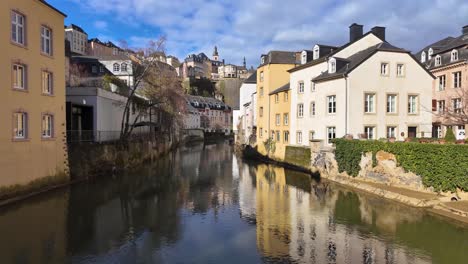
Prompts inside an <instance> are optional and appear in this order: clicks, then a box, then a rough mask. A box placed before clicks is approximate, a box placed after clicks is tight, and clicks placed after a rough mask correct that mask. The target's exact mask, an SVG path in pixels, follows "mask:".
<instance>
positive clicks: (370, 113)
mask: <svg viewBox="0 0 468 264" xmlns="http://www.w3.org/2000/svg"><path fill="white" fill-rule="evenodd" d="M364 115H371V116H372V115H377V113H375V112H369V113H364Z"/></svg>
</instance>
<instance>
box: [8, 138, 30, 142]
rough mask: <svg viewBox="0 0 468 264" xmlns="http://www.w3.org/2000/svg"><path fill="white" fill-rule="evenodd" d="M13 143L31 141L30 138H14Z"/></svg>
mask: <svg viewBox="0 0 468 264" xmlns="http://www.w3.org/2000/svg"><path fill="white" fill-rule="evenodd" d="M11 141H12V142H29V141H30V139H29V138H12V139H11Z"/></svg>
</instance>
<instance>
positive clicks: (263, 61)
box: [260, 56, 265, 81]
mask: <svg viewBox="0 0 468 264" xmlns="http://www.w3.org/2000/svg"><path fill="white" fill-rule="evenodd" d="M261 62H262V64H264V63H265V56H262V59H261ZM261 75H262V74H260V77H262V76H261ZM260 80H261V81H263V79H260Z"/></svg>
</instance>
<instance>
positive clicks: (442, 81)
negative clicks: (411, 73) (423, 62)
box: [437, 74, 447, 91]
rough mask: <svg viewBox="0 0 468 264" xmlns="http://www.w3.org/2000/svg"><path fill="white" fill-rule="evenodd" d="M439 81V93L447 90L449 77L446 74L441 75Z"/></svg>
mask: <svg viewBox="0 0 468 264" xmlns="http://www.w3.org/2000/svg"><path fill="white" fill-rule="evenodd" d="M437 79H438V80H439V91H443V90H445V87H446V84H447V76H446V75H445V74H444V75H440V76H439V77H437Z"/></svg>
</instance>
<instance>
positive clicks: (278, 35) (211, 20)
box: [48, 0, 468, 66]
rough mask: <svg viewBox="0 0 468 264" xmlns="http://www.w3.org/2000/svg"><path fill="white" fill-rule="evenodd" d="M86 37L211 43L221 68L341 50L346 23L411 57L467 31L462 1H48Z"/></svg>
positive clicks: (202, 47) (179, 46) (190, 49)
mask: <svg viewBox="0 0 468 264" xmlns="http://www.w3.org/2000/svg"><path fill="white" fill-rule="evenodd" d="M48 2H49V3H50V4H52V5H53V6H55V7H57V8H58V9H60V10H61V11H63V12H65V13H66V14H67V15H68V18H67V19H66V21H65V22H66V24H70V23H74V24H77V25H79V26H81V27H82V28H83V29H84V30H85V31H86V32H87V33H88V35H89V37H90V38H92V37H98V38H100V39H102V40H104V41H106V40H111V41H113V42H115V43H118V42H119V40H121V39H125V40H126V41H127V42H128V43H129V46H130V47H144V46H145V45H146V44H147V43H148V41H149V40H156V39H158V37H159V36H161V35H165V36H166V37H167V43H166V53H167V54H168V55H169V54H170V55H175V56H177V57H179V59H181V60H182V59H184V58H185V56H186V55H187V54H189V53H198V52H205V53H206V54H207V55H208V56H211V54H212V51H213V46H214V45H217V46H218V50H219V52H220V56H221V58H224V59H225V60H226V62H229V63H235V64H241V63H242V58H243V57H244V56H245V57H246V58H247V64H248V65H253V66H256V65H258V62H259V58H260V55H261V54H262V53H266V52H268V51H269V50H302V49H311V48H312V46H313V45H314V44H316V43H321V44H329V45H342V44H344V43H346V41H347V40H348V26H349V25H350V24H352V23H353V22H357V23H359V24H363V25H364V31H365V32H366V31H368V30H370V28H372V27H373V26H376V25H378V26H384V27H386V28H387V40H388V41H389V42H390V43H392V44H393V45H395V46H398V47H401V48H405V49H409V50H412V51H417V50H418V49H420V48H422V47H423V46H425V45H428V44H430V43H431V42H434V41H436V40H438V39H441V38H443V37H446V36H448V35H451V36H458V35H460V32H461V28H462V26H464V25H468V16H467V14H468V1H466V0H412V1H406V0H393V1H380V0H354V1H345V0H313V1H312V0H296V1H293V0H291V1H284V0H270V1H267V0H237V1H229V0H48Z"/></svg>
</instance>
